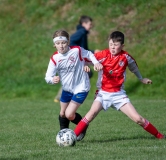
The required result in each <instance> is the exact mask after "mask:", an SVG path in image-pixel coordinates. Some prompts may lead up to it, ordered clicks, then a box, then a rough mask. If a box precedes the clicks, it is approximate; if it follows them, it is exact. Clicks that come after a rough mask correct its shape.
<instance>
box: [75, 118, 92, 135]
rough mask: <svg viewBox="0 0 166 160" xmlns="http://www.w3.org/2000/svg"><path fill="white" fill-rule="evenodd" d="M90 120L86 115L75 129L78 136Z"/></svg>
mask: <svg viewBox="0 0 166 160" xmlns="http://www.w3.org/2000/svg"><path fill="white" fill-rule="evenodd" d="M88 124H89V121H88V120H87V119H86V118H85V117H84V118H83V119H82V120H81V121H80V122H79V123H78V125H77V126H76V128H75V129H74V132H75V134H76V136H79V135H80V134H81V133H82V132H83V131H84V130H85V129H86V128H87V126H88Z"/></svg>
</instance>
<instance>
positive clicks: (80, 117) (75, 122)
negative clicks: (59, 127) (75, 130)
mask: <svg viewBox="0 0 166 160" xmlns="http://www.w3.org/2000/svg"><path fill="white" fill-rule="evenodd" d="M75 115H76V116H75V119H73V120H72V121H71V122H72V123H74V124H78V123H79V122H80V121H81V119H82V116H81V115H80V114H79V113H75Z"/></svg>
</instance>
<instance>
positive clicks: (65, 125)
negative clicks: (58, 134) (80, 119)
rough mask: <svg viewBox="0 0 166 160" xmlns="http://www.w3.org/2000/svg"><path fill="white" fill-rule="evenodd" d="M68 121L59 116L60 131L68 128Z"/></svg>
mask: <svg viewBox="0 0 166 160" xmlns="http://www.w3.org/2000/svg"><path fill="white" fill-rule="evenodd" d="M69 122H70V121H69V120H68V119H67V118H63V117H61V116H60V115H59V124H60V130H62V129H64V128H69Z"/></svg>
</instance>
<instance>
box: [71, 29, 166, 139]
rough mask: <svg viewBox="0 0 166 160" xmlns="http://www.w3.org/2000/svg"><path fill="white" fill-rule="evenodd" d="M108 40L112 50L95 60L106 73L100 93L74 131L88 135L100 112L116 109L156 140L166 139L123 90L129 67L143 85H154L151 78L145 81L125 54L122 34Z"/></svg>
mask: <svg viewBox="0 0 166 160" xmlns="http://www.w3.org/2000/svg"><path fill="white" fill-rule="evenodd" d="M108 40H109V42H108V44H109V49H105V50H102V51H100V52H98V53H96V54H95V57H96V59H97V60H98V61H99V62H100V63H101V64H102V65H103V70H101V71H99V73H98V81H97V88H98V90H97V92H96V96H95V99H94V102H93V104H92V106H91V108H90V110H89V111H88V113H87V114H86V115H85V117H84V118H83V119H82V120H81V121H80V122H79V123H78V125H77V126H76V128H75V129H74V132H75V134H76V136H80V135H81V133H82V132H85V131H86V129H87V126H88V124H89V123H90V122H91V121H92V120H93V119H94V118H95V117H96V116H97V114H98V113H99V112H100V111H101V110H103V109H104V110H107V109H108V108H109V107H113V108H115V109H116V110H120V111H121V112H123V113H124V114H126V115H127V116H128V117H129V118H130V119H131V120H133V121H134V122H135V123H137V124H138V125H140V126H142V127H143V129H144V130H146V131H147V132H149V133H150V134H152V135H154V136H155V137H156V138H158V139H163V138H165V136H164V135H163V134H161V133H160V132H159V131H158V130H157V129H156V128H155V127H154V126H153V125H152V124H151V123H150V122H149V121H148V120H147V119H145V118H143V117H142V116H141V115H140V114H139V113H138V112H137V111H136V109H135V108H134V106H133V105H132V104H131V102H130V99H129V98H128V96H127V95H126V92H125V90H123V84H124V82H125V77H126V68H127V67H128V68H129V70H130V71H131V72H133V73H134V74H135V75H136V76H137V78H138V79H139V80H140V81H141V82H142V83H144V84H151V83H152V81H151V80H150V79H148V78H142V76H141V73H140V72H139V69H138V67H137V64H136V61H135V60H134V59H133V58H132V56H131V55H129V54H128V53H127V52H126V51H124V50H122V49H123V47H124V34H123V33H121V32H119V31H115V32H113V33H111V34H110V36H109V39H108ZM82 138H84V137H82Z"/></svg>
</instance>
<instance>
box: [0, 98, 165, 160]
mask: <svg viewBox="0 0 166 160" xmlns="http://www.w3.org/2000/svg"><path fill="white" fill-rule="evenodd" d="M132 102H133V104H134V105H135V106H136V108H137V110H138V112H139V113H140V114H141V115H143V116H144V117H146V118H147V119H148V120H149V121H151V122H152V123H153V124H154V125H155V126H156V127H157V128H158V129H159V130H160V131H161V132H163V133H166V129H165V121H166V118H165V112H166V108H165V104H166V100H150V99H149V100H148V99H146V100H144V99H140V100H136V99H133V100H132ZM90 104H91V100H86V101H85V103H84V104H83V105H82V106H81V107H80V108H79V112H80V113H81V114H82V115H84V114H85V113H86V112H87V110H88V109H89V107H90ZM0 106H1V112H0V121H1V131H0V142H1V144H0V159H1V160H14V159H15V160H17V159H18V160H19V159H20V160H32V159H35V160H36V159H40V160H46V159H47V160H62V159H63V160H89V159H91V160H101V159H103V160H108V159H123V160H126V159H131V160H133V159H134V160H140V159H152V160H163V159H164V158H165V156H166V152H165V148H166V145H165V140H157V139H155V138H154V137H153V136H152V135H150V134H149V133H146V132H145V131H144V130H143V129H142V128H141V127H139V126H138V125H136V124H134V123H133V122H132V121H131V120H129V119H128V118H127V117H126V116H125V115H123V114H122V113H121V112H118V111H115V110H113V109H109V110H108V111H107V112H104V111H102V112H100V114H99V115H98V116H97V117H96V119H94V121H93V122H92V123H91V124H90V126H89V128H88V131H87V135H86V137H85V138H84V140H83V141H80V142H77V143H76V146H74V147H71V148H70V147H69V148H68V147H66V148H62V147H59V146H58V145H57V144H56V143H55V136H56V134H57V132H58V131H59V124H58V112H59V104H57V103H54V102H52V100H50V101H49V100H47V101H46V100H29V99H15V100H8V101H0ZM70 128H71V129H73V128H74V125H73V124H71V125H70Z"/></svg>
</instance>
